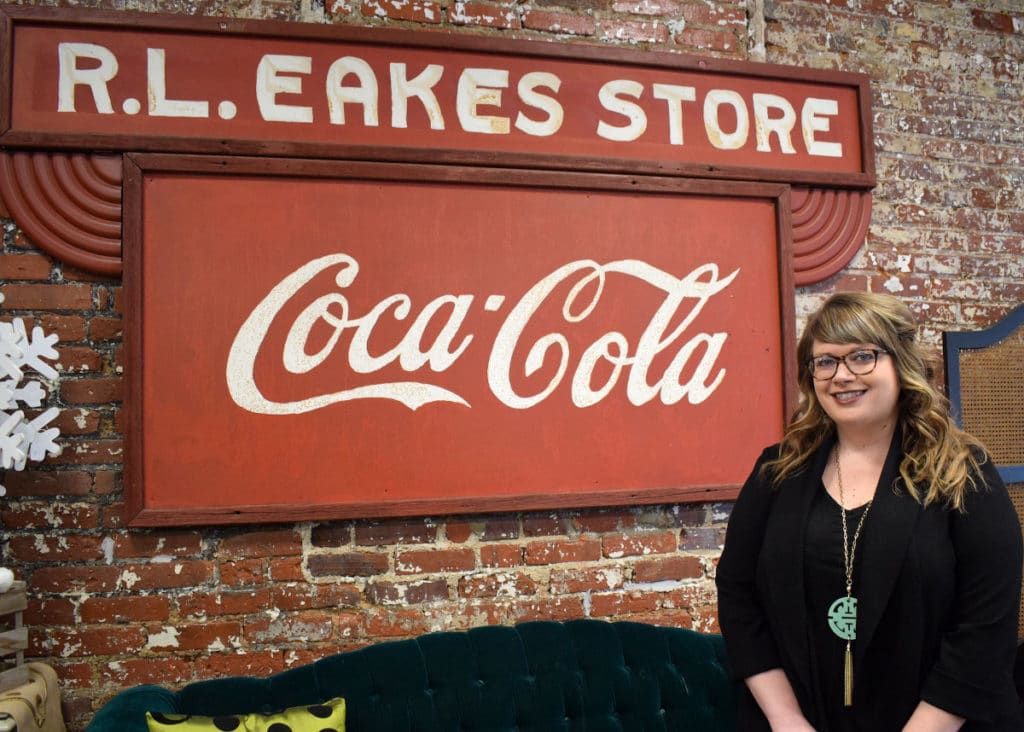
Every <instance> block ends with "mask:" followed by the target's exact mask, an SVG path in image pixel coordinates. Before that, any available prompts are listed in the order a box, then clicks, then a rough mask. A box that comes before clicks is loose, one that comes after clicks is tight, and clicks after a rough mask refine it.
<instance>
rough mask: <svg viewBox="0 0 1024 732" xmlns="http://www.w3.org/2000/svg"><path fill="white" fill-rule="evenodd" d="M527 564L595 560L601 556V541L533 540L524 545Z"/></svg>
mask: <svg viewBox="0 0 1024 732" xmlns="http://www.w3.org/2000/svg"><path fill="white" fill-rule="evenodd" d="M524 558H525V560H526V563H527V564H559V563H562V562H595V561H597V560H598V559H600V558H601V542H599V541H594V540H589V539H576V540H567V541H535V542H531V543H529V544H527V545H526V550H525V554H524Z"/></svg>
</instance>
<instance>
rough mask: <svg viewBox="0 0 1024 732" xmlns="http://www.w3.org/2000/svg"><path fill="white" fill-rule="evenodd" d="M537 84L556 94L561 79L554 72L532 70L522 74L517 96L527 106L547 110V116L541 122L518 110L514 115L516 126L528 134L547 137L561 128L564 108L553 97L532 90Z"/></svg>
mask: <svg viewBox="0 0 1024 732" xmlns="http://www.w3.org/2000/svg"><path fill="white" fill-rule="evenodd" d="M538 86H543V87H547V88H548V89H550V90H551V91H553V92H555V93H556V94H557V93H558V89H559V87H561V86H562V80H561V79H559V78H558V77H557V76H555V75H554V74H549V73H546V72H544V71H534V72H531V73H529V74H523V78H521V79H520V80H519V87H518V91H519V98H520V99H522V100H523V103H524V104H526V105H527V106H530V107H536V108H537V109H540V110H542V111H544V112H547V113H548V118H547V119H546V120H544V121H543V122H534V121H533V120H532V119H530V118H529V117H527V116H526V115H524V114H523V113H522V112H520V113H519V114H518V115H517V116H516V128H517V129H520V130H522V131H523V132H525V133H526V134H528V135H534V136H536V137H549V136H550V135H553V134H555V133H556V132H558V130H559V129H561V127H562V122H563V121H564V120H565V110H563V109H562V105H561V104H559V103H558V100H556V99H555V98H554V97H549V96H545V95H544V94H538V93H537V92H536V91H534V89H535V88H536V87H538Z"/></svg>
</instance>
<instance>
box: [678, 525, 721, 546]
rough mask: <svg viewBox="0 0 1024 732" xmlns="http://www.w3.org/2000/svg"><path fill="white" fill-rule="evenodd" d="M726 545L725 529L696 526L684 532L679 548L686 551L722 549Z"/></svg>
mask: <svg viewBox="0 0 1024 732" xmlns="http://www.w3.org/2000/svg"><path fill="white" fill-rule="evenodd" d="M723 543H725V529H724V528H718V527H701V526H695V527H692V528H687V529H684V530H683V533H682V536H681V537H680V539H679V548H680V549H682V550H684V551H694V550H702V549H706V550H712V549H721V548H722V544H723Z"/></svg>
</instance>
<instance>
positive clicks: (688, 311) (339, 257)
mask: <svg viewBox="0 0 1024 732" xmlns="http://www.w3.org/2000/svg"><path fill="white" fill-rule="evenodd" d="M787 197H788V188H787V187H785V186H780V185H768V184H743V183H724V182H720V183H713V184H709V183H708V182H706V181H705V182H701V183H699V184H698V183H695V182H693V181H686V180H683V179H667V178H635V177H628V176H615V175H600V176H598V175H589V174H579V173H556V172H542V171H508V170H495V169H487V168H461V169H458V168H450V167H437V166H413V165H393V166H392V165H383V164H354V163H332V162H321V163H316V164H313V163H311V162H309V161H299V162H296V161H259V160H251V159H210V158H182V157H176V156H145V155H143V156H138V157H134V156H133V157H131V158H130V159H129V163H128V171H127V178H126V206H127V220H126V225H127V229H126V248H125V256H126V272H125V287H126V290H127V294H128V312H130V313H133V314H134V315H133V317H131V318H130V319H128V323H129V330H128V331H127V332H126V335H125V341H126V348H127V351H128V354H129V359H130V361H129V366H128V368H127V369H126V377H127V379H128V386H129V389H128V391H129V394H128V397H127V398H126V401H127V403H128V405H129V409H130V420H129V422H130V429H129V433H128V455H127V462H126V476H125V478H126V492H127V495H128V498H129V504H130V512H131V515H132V517H133V518H132V523H134V524H136V525H152V524H168V523H189V524H193V523H204V522H226V521H254V520H302V519H315V518H328V517H333V518H337V517H354V516H382V515H425V514H439V513H451V512H465V511H489V510H504V509H514V508H530V509H538V508H556V507H570V506H588V505H609V504H633V503H645V502H646V503H650V502H655V501H679V500H688V499H710V498H722V497H726V496H730V495H733V494H734V492H735V490H736V488H737V487H738V485H739V484H740V483H741V482H742V480H743V479H744V478H745V477H746V472H747V470H748V469H749V466H750V464H751V463H752V461H753V459H754V458H755V457H756V455H757V453H758V452H759V450H760V449H761V448H762V447H763V446H764V445H766V444H769V443H770V442H772V441H774V440H777V439H778V437H779V436H780V433H781V427H782V424H783V421H784V418H785V410H786V405H787V396H786V387H787V385H788V384H789V383H790V382H791V378H790V374H788V372H787V364H788V363H790V361H791V356H792V354H791V353H790V344H791V343H792V342H793V333H792V312H791V307H792V305H791V296H790V292H791V282H790V279H789V278H790V275H789V263H788V241H787V239H786V236H785V232H787V231H788V222H787V221H786V217H787V216H788V210H789V209H788V201H787ZM755 243H756V244H755Z"/></svg>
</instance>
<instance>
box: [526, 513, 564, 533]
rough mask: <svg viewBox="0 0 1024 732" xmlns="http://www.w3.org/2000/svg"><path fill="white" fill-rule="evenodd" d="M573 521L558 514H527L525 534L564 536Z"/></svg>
mask: <svg viewBox="0 0 1024 732" xmlns="http://www.w3.org/2000/svg"><path fill="white" fill-rule="evenodd" d="M570 525H571V521H570V520H569V518H568V517H566V516H559V515H558V514H553V513H548V514H527V515H526V516H524V517H523V535H524V536H564V535H565V534H566V533H568V531H569V527H570Z"/></svg>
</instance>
